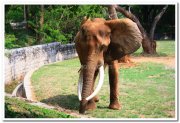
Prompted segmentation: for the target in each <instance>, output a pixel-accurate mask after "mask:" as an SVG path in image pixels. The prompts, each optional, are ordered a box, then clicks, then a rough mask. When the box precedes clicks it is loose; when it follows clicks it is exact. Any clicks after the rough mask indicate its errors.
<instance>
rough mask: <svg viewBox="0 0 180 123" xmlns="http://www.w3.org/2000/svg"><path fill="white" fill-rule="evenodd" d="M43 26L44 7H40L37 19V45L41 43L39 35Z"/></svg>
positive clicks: (40, 35) (41, 37)
mask: <svg viewBox="0 0 180 123" xmlns="http://www.w3.org/2000/svg"><path fill="white" fill-rule="evenodd" d="M43 25H44V5H41V11H40V19H39V32H38V42H39V44H41V43H42V40H43V36H42V34H41V30H42V28H43Z"/></svg>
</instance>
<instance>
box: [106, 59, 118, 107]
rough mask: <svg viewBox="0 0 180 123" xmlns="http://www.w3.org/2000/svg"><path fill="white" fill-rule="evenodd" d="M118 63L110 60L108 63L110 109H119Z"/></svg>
mask: <svg viewBox="0 0 180 123" xmlns="http://www.w3.org/2000/svg"><path fill="white" fill-rule="evenodd" d="M118 71H119V64H118V61H117V60H115V61H112V62H111V63H110V64H109V84H110V104H109V108H110V109H115V110H119V109H120V108H121V105H120V103H119V101H118V95H119V93H118V78H119V77H118V76H119V75H118V74H119V72H118Z"/></svg>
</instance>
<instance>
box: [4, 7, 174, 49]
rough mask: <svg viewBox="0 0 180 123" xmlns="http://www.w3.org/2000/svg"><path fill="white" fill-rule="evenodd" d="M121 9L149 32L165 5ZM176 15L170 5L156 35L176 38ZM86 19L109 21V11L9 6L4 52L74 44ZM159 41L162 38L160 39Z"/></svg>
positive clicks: (6, 9)
mask: <svg viewBox="0 0 180 123" xmlns="http://www.w3.org/2000/svg"><path fill="white" fill-rule="evenodd" d="M122 7H124V8H126V9H127V10H128V8H129V7H130V10H131V12H132V13H134V14H135V15H136V16H137V17H138V18H139V20H140V22H141V23H142V25H143V26H144V28H145V29H147V30H148V29H149V28H150V26H151V23H152V21H153V18H154V16H155V15H156V14H157V12H158V11H159V10H161V9H162V7H163V5H148V6H147V5H130V6H128V5H122ZM146 10H147V11H146ZM172 13H173V14H172ZM174 13H175V6H173V5H169V6H168V9H167V11H166V13H165V14H164V15H163V17H162V19H161V21H160V22H159V23H158V25H157V29H156V33H158V34H161V37H162V34H164V33H167V34H174V32H175V27H174V25H175V14H174ZM84 16H88V17H91V18H95V17H96V18H97V17H103V18H105V19H109V15H108V9H107V7H106V6H101V5H6V6H5V48H7V49H11V48H18V47H25V46H31V45H36V44H43V43H50V42H55V41H57V42H61V43H62V44H66V43H71V42H73V38H74V36H75V34H76V33H77V31H78V29H79V26H80V23H81V20H82V18H83V17H84ZM121 17H124V16H123V15H122V14H121V13H118V18H121ZM13 23H14V24H17V25H16V26H14V27H16V28H13V26H12V24H13ZM18 24H19V25H18ZM156 37H158V38H160V36H159V35H157V36H156ZM171 37H173V36H171ZM155 39H157V38H155Z"/></svg>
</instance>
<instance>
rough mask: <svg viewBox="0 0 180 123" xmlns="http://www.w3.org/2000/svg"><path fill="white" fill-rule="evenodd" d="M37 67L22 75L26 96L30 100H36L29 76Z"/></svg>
mask: <svg viewBox="0 0 180 123" xmlns="http://www.w3.org/2000/svg"><path fill="white" fill-rule="evenodd" d="M38 69H39V68H37V69H34V70H30V71H29V72H28V73H27V74H26V75H25V77H24V81H23V85H24V90H25V94H26V98H27V99H28V100H30V101H36V96H35V94H34V91H33V86H32V84H31V76H32V74H33V73H34V72H35V71H36V70H38Z"/></svg>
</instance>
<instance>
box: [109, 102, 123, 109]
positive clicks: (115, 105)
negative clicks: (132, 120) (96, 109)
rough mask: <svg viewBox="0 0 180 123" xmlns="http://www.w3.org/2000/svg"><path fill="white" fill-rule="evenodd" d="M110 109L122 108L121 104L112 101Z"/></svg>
mask: <svg viewBox="0 0 180 123" xmlns="http://www.w3.org/2000/svg"><path fill="white" fill-rule="evenodd" d="M109 109H114V110H120V109H121V105H120V103H119V102H118V101H114V102H111V103H110V105H109Z"/></svg>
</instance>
